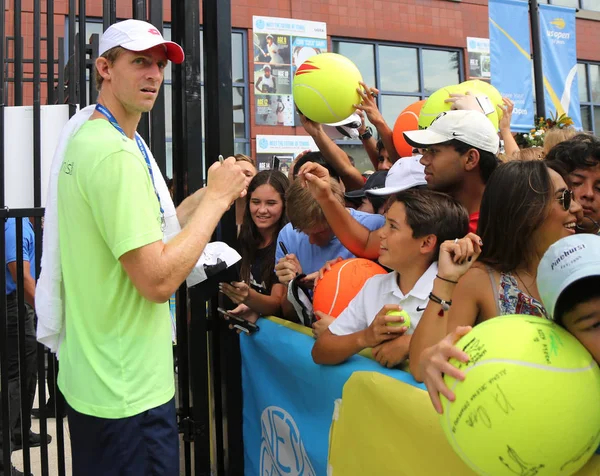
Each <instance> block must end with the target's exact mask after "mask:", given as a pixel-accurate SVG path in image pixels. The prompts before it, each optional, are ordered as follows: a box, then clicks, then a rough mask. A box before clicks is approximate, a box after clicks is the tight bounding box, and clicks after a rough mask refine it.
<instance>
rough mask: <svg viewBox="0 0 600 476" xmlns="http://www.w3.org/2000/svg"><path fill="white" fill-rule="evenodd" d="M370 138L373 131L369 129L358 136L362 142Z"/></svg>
mask: <svg viewBox="0 0 600 476" xmlns="http://www.w3.org/2000/svg"><path fill="white" fill-rule="evenodd" d="M371 137H373V130H372V129H371V128H370V127H367V130H366V131H365V132H363V133H362V134H360V135H359V136H358V138H359V139H360V140H362V141H365V140H369V139H370V138H371Z"/></svg>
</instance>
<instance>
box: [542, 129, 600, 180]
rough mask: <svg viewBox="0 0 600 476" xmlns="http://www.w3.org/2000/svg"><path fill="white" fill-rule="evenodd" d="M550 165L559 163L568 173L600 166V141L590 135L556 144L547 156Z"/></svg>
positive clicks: (580, 135)
mask: <svg viewBox="0 0 600 476" xmlns="http://www.w3.org/2000/svg"><path fill="white" fill-rule="evenodd" d="M546 160H547V161H548V162H549V163H552V162H558V163H559V164H561V165H562V166H563V167H564V169H565V171H566V172H567V173H569V174H570V173H571V172H573V171H574V170H576V169H588V168H590V167H595V166H596V165H598V164H600V139H598V138H596V137H594V136H593V135H590V134H577V135H576V136H575V137H573V138H572V139H569V140H566V141H564V142H560V143H558V144H556V145H555V146H554V147H552V149H550V151H549V152H548V155H546Z"/></svg>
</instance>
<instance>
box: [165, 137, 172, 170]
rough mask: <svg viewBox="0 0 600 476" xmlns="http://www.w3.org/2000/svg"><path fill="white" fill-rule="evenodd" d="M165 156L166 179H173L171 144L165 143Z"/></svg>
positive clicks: (169, 142)
mask: <svg viewBox="0 0 600 476" xmlns="http://www.w3.org/2000/svg"><path fill="white" fill-rule="evenodd" d="M165 149H166V156H167V177H169V178H173V142H171V141H167V142H165Z"/></svg>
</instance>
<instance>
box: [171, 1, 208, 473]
mask: <svg viewBox="0 0 600 476" xmlns="http://www.w3.org/2000/svg"><path fill="white" fill-rule="evenodd" d="M171 15H172V29H171V32H172V39H173V41H176V42H177V43H179V44H181V45H182V46H183V47H184V49H185V56H186V60H185V64H184V65H175V66H174V68H173V170H174V179H175V183H176V186H175V191H176V194H177V202H178V203H181V201H183V199H184V198H185V196H186V195H187V193H188V192H189V193H193V192H194V191H196V190H197V189H199V188H200V187H202V165H201V164H202V134H200V133H199V131H201V127H202V103H201V87H200V61H201V58H200V18H199V16H200V8H199V2H181V1H178V0H172V1H171ZM182 289H183V287H182ZM181 294H182V293H181V290H180V295H179V296H178V298H179V299H178V307H180V308H184V304H183V303H182V302H181V298H182V295H181ZM191 294H192V296H191V300H190V302H191V309H192V310H193V316H192V318H191V319H190V325H189V329H190V335H189V338H190V341H191V342H193V343H194V345H193V346H189V356H190V364H191V383H192V395H193V402H194V406H193V409H192V416H193V422H192V425H193V426H195V427H196V430H195V432H194V474H195V475H198V476H200V475H206V476H209V475H210V474H211V461H210V444H211V440H210V433H209V429H210V426H209V425H210V421H209V407H208V402H207V399H208V390H209V389H208V376H207V371H208V355H207V349H206V345H207V344H206V342H207V322H206V306H205V303H204V302H202V301H201V300H200V301H199V300H197V299H195V298H194V296H193V290H192V293H191ZM183 296H185V293H183ZM177 317H178V320H179V322H181V320H183V319H185V317H187V314H184V315H183V316H180V315H179V313H178V316H177ZM186 325H187V323H186ZM178 332H180V330H179V324H178ZM182 332H183V330H181V332H180V333H182ZM179 345H183V342H178V346H179ZM182 354H183V352H182ZM179 376H180V378H182V374H181V371H180V374H179ZM188 388H189V387H187V388H186V387H185V386H183V391H184V392H187V391H188ZM183 397H184V396H183ZM184 398H185V397H184ZM185 410H186V408H185V407H184V408H182V412H184V411H185ZM194 423H195V425H194ZM185 451H186V455H185V456H186V468H185V473H186V474H191V468H190V466H188V465H187V460H188V454H187V446H186V448H185Z"/></svg>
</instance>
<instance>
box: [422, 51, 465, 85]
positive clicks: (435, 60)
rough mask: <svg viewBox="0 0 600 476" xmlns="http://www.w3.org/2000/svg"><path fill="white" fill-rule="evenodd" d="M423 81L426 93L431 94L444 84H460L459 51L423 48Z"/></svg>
mask: <svg viewBox="0 0 600 476" xmlns="http://www.w3.org/2000/svg"><path fill="white" fill-rule="evenodd" d="M423 82H424V83H425V86H424V90H425V94H431V93H433V92H435V91H437V90H438V89H440V88H443V87H444V86H449V85H451V84H458V83H459V82H460V75H459V59H458V52H456V51H438V50H423Z"/></svg>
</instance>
